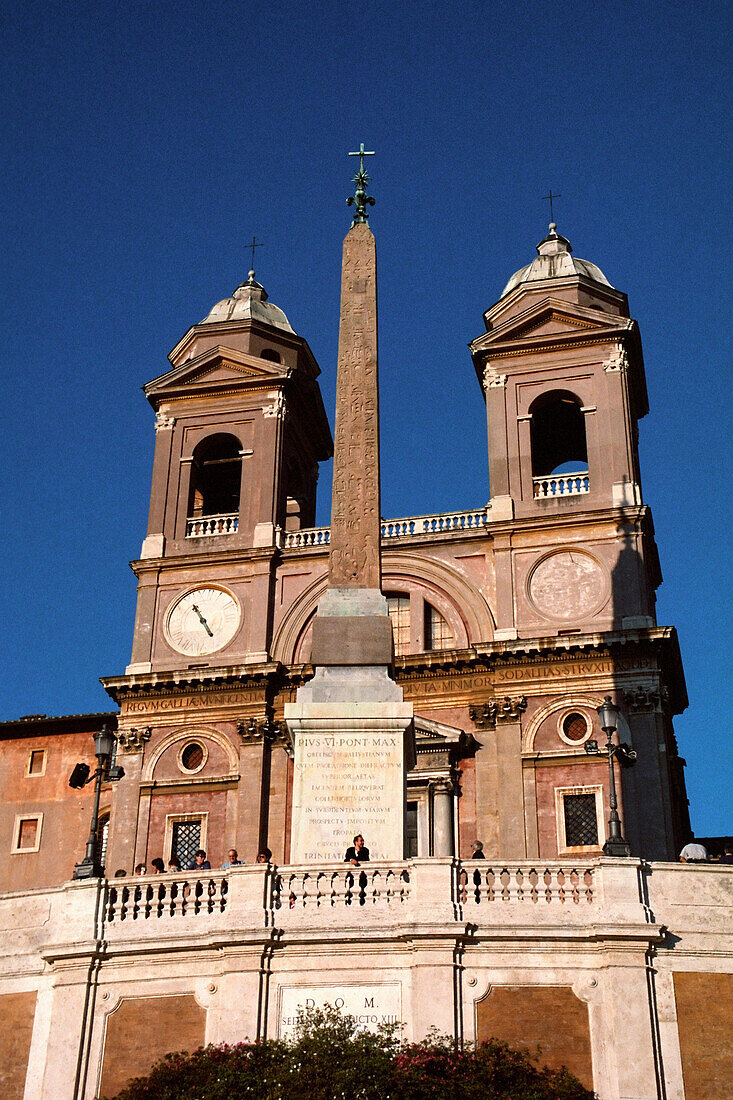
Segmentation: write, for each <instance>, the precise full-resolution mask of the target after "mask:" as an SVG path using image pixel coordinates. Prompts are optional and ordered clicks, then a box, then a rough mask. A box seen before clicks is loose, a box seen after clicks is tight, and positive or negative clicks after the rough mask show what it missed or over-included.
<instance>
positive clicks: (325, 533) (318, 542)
mask: <svg viewBox="0 0 733 1100" xmlns="http://www.w3.org/2000/svg"><path fill="white" fill-rule="evenodd" d="M488 522H489V506H488V505H487V506H486V507H485V508H476V509H473V510H472V511H468V512H438V513H436V514H435V515H431V516H406V517H405V518H404V519H383V520H382V538H383V539H401V538H414V537H415V536H416V535H444V534H449V533H450V532H455V531H477V530H480V529H481V528H483V527H485V526H486V525H487V523H488ZM275 541H276V545H277V546H279V547H281V548H283V549H285V550H293V549H303V548H306V547H309V546H328V545H329V543H330V541H331V528H330V527H304V528H303V529H302V530H301V531H283V530H282V529H281V528H279V527H278V528H277V530H276V539H275Z"/></svg>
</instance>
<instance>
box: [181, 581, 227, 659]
mask: <svg viewBox="0 0 733 1100" xmlns="http://www.w3.org/2000/svg"><path fill="white" fill-rule="evenodd" d="M240 621H241V612H240V610H239V604H238V602H237V601H236V599H235V598H234V596H232V594H231V592H227V591H226V590H225V589H223V588H195V589H194V590H193V592H187V593H186V595H185V596H181V598H180V599H179V600H177V601H176V602H175V603H174V604H173V607H172V608H171V610H170V612H169V613H168V621H167V622H166V628H165V634H166V638H167V639H168V642H169V643H170V645H172V646H173V648H174V649H177V650H178V652H179V653H184V654H186V656H189V657H199V656H201V655H202V654H204V653H215V652H216V650H217V649H221V648H222V647H223V646H225V645H226V644H227V642H230V641H231V640H232V638H233V637H234V635H235V634H236V633H237V630H238V629H239V624H240Z"/></svg>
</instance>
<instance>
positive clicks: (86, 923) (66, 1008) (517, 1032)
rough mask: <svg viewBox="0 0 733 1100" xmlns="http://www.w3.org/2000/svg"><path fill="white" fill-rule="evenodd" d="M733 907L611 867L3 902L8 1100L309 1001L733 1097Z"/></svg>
mask: <svg viewBox="0 0 733 1100" xmlns="http://www.w3.org/2000/svg"><path fill="white" fill-rule="evenodd" d="M732 900H733V869H729V868H722V867H720V868H718V867H712V866H693V865H687V866H686V865H682V864H663V863H658V864H642V863H640V862H639V861H636V860H633V859H629V860H623V859H619V860H613V859H606V858H601V859H594V860H583V861H575V862H567V863H561V862H558V861H554V862H550V863H548V862H546V861H542V862H540V861H529V860H523V861H517V862H513V863H512V864H511V865H509V866H507V865H505V864H502V863H500V862H496V863H495V862H492V861H490V860H486V861H476V862H470V861H469V862H467V863H466V864H461V863H460V862H459V861H457V860H451V859H416V860H413V861H410V862H406V863H392V864H389V863H376V862H375V863H372V864H370V865H368V866H366V865H365V867H364V868H359V869H353V870H352V869H350V868H348V867H347V866H345V865H343V864H331V865H323V866H321V867H313V866H283V867H280V868H275V867H272V866H270V867H268V866H264V865H260V866H256V867H242V868H237V869H235V870H233V871H231V872H229V873H222V872H216V871H215V872H212V873H211V874H210V875H206V876H204V877H202V878H197V877H196V876H194V875H180V876H178V875H176V876H168V875H166V876H163V877H162V878H161V877H159V876H151V877H148V878H142V879H136V880H132V879H127V880H117V881H114V882H111V883H105V882H104V881H103V882H101V883H99V884H97V883H95V882H91V883H89V882H86V883H70V884H67V885H66V886H64V887H61V888H58V889H56V890H53V891H46V892H43V891H36V892H32V893H17V894H8V895H4V896H1V897H0V933H1V934H2V938H3V943H4V944H5V946H6V953H5V955H4V957H3V959H2V960H1V961H0V997H2V998H8V999H6V1000H2V1001H0V1009H2V1011H3V1013H4V1017H3V1018H4V1019H9V1020H10V1021H11V1023H12V1024H13V1025H14V1026H12V1027H11V1028H9V1029H6V1031H8V1032H12V1036H10V1035H9V1034H6V1035H5V1038H4V1040H3V1041H4V1042H5V1044H6V1045H5V1047H4V1048H3V1056H2V1058H0V1062H1V1063H2V1065H3V1072H4V1073H5V1074H6V1079H7V1080H6V1081H5V1082H4V1084H5V1091H4V1095H8V1096H13V1089H15V1090H16V1093H15V1094H16V1095H18V1096H21V1095H22V1096H24V1100H41V1098H43V1100H66V1098H69V1100H70V1098H71V1097H72V1096H74V1095H76V1096H78V1097H85V1098H88V1100H92V1098H93V1097H95V1096H97V1095H98V1094H99V1090H100V1088H102V1089H103V1090H110V1091H112V1090H113V1089H116V1088H119V1087H120V1085H121V1084H122V1082H123V1079H124V1078H125V1074H129V1075H130V1076H132V1075H134V1074H137V1073H141V1072H144V1070H145V1069H146V1068H147V1066H148V1065H149V1064H150V1062H151V1061H153V1060H154V1059H155V1058H156V1057H158V1056H159V1055H160V1054H162V1053H164V1052H165V1051H166V1050H173V1049H181V1048H182V1047H190V1046H196V1045H198V1044H200V1043H201V1042H204V1041H205V1042H237V1041H239V1040H242V1039H245V1038H250V1039H254V1038H256V1037H258V1036H260V1037H270V1036H277V1035H278V1034H279V1033H281V1032H282V1029H283V1027H285V1024H284V1023H283V1021H286V1020H287V1019H290V1018H291V1017H292V1014H293V1012H294V1011H297V1006H298V1005H299V1004H300V1005H303V1004H306V1003H308V1002H309V1000H310V1001H314V1002H316V1003H318V1001H319V998H320V999H321V1000H323V999H330V1000H332V1001H334V1002H336V1001H338V1000H340V999H341V998H342V997H343V1001H344V1006H345V1007H346V1008H349V1010H350V1011H355V1007H354V1006H358V1007H361V1008H362V1010H363V1014H365V1015H369V1016H370V1017H371V1016H375V1017H376V1018H377V1022H379V1019H381V1018H382V1016H384V1017H391V1016H393V1015H395V1014H397V1015H400V1016H401V1018H402V1019H403V1021H404V1024H405V1032H404V1033H405V1036H406V1037H407V1038H419V1037H421V1036H422V1035H424V1034H425V1033H426V1032H427V1031H428V1030H429V1028H430V1027H431V1026H435V1027H437V1028H438V1029H439V1030H441V1031H443V1032H446V1033H448V1034H452V1035H455V1036H456V1038H457V1039H458V1040H459V1041H471V1040H475V1039H477V1038H478V1039H483V1038H486V1037H488V1036H490V1035H492V1034H493V1035H495V1036H497V1037H499V1038H502V1039H506V1040H507V1041H509V1042H512V1043H521V1044H526V1045H528V1046H529V1047H530V1048H536V1047H537V1046H538V1045H539V1046H540V1047H541V1048H542V1055H541V1060H544V1061H548V1062H549V1063H550V1064H559V1063H565V1064H568V1065H569V1066H570V1068H572V1069H573V1070H574V1071H575V1072H576V1073H578V1074H579V1076H580V1077H581V1078H582V1079H584V1080H586V1081H587V1082H590V1081H591V1080H592V1083H593V1087H594V1088H595V1089H596V1091H597V1092H598V1095H599V1097H600V1098H601V1100H659V1098H660V1097H662V1096H664V1097H665V1100H683V1098H684V1097H685V1096H686V1095H687V1096H688V1097H693V1098H695V1100H697V1098H698V1097H703V1096H704V1097H708V1096H715V1097H718V1096H721V1097H722V1096H724V1095H726V1093H725V1088H726V1087H727V1082H728V1081H729V1079H730V1076H731V1067H730V1065H729V1063H728V1062H727V1061H726V1057H727V1055H726V1053H725V1052H726V1051H727V1050H728V1049H729V1048H730V1045H731V1038H733V1036H731V1035H730V1020H731V1018H733V1013H731V1011H730V1007H731V996H732V994H731V988H732V983H733V938H732V937H731V933H730V929H731V926H732V922H731V914H732V913H733V904H732ZM355 943H358V952H355V951H354V944H355ZM364 1005H367V1006H369V1008H370V1010H371V1011H370V1012H367V1011H366V1009H364ZM34 1006H35V1012H34ZM151 1021H152V1022H151ZM366 1022H367V1024H369V1023H370V1021H366ZM8 1044H9V1045H8ZM26 1065H27V1066H28V1074H27V1078H26V1084H25V1092H23V1091H22V1081H23V1077H24V1074H25V1066H26ZM591 1075H592V1076H591ZM75 1080H78V1081H79V1082H80V1084H79V1090H78V1092H77V1093H76V1094H75V1093H74V1081H75ZM662 1080H663V1081H664V1090H666V1091H664V1092H663V1091H662V1085H661V1084H660V1082H661V1081H662Z"/></svg>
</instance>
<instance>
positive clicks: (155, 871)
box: [114, 848, 272, 878]
mask: <svg viewBox="0 0 733 1100" xmlns="http://www.w3.org/2000/svg"><path fill="white" fill-rule="evenodd" d="M271 859H272V852H271V851H270V849H269V848H260V850H259V852H258V853H257V859H256V860H255V862H256V863H269V862H270V860H271ZM230 867H244V860H243V859H240V858H239V853H238V851H237V849H236V848H230V849H229V851H228V852H227V859H226V861H225V862H224V863H222V865H221V869H222V871H228V870H229V868H230ZM210 870H211V863H210V862H209V860H208V859H207V858H206V852H205V851H204V849H203V848H199V850H198V851H197V852H196V854H195V856H194V857H193V859H192V860H191V861H190V863H187V864H186V866H185V867H181V862H180V860H179V859H177V858H176V857H175V856H171V858H170V859H169V860H168V867H167V873H168V874H179V873H180V872H181V871H210ZM134 874H135V875H136V876H140V875H164V874H166V866H165V863H164V862H163V860H162V859H161V858H160V856H156V858H155V859H151V861H150V870H149V871H148V869H147V867H146V866H145V864H144V863H138V864H136V865H135V871H134ZM114 877H115V878H126V877H127V871H124V870H119V871H115V875H114Z"/></svg>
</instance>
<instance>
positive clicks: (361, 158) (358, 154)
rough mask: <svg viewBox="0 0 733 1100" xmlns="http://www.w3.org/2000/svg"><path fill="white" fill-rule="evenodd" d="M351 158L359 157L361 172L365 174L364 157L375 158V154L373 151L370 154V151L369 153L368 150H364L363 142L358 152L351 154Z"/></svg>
mask: <svg viewBox="0 0 733 1100" xmlns="http://www.w3.org/2000/svg"><path fill="white" fill-rule="evenodd" d="M349 156H350V157H358V158H359V171H360V172H361V173H363V172H364V157H373V156H374V152H373V151H372V152H371V153H370V152H368V151H367V150H366V149H365V148H364V142H363V141H362V143H361V145H360V146H359V149H358V151H357V152H356V153H349ZM354 182H356V181H354Z"/></svg>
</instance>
